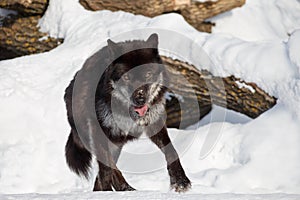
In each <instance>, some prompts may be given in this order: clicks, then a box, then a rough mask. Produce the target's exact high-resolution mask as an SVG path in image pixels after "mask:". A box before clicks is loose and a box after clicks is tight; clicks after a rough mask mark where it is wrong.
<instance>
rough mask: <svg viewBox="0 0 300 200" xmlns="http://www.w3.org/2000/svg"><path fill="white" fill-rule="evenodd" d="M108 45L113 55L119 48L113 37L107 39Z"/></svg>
mask: <svg viewBox="0 0 300 200" xmlns="http://www.w3.org/2000/svg"><path fill="white" fill-rule="evenodd" d="M107 47H108V50H109V53H110V55H111V56H114V55H115V54H116V53H117V52H118V50H119V46H118V44H117V43H115V42H113V41H112V40H111V39H108V40H107Z"/></svg>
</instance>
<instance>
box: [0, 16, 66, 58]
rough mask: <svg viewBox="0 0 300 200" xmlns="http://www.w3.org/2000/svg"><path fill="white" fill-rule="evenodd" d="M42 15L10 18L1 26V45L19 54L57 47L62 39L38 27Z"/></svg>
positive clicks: (39, 51)
mask: <svg viewBox="0 0 300 200" xmlns="http://www.w3.org/2000/svg"><path fill="white" fill-rule="evenodd" d="M40 17H41V16H31V17H24V18H18V19H9V20H7V21H5V22H4V26H3V27H0V47H1V48H2V49H7V50H8V51H11V52H13V53H15V55H16V56H18V55H20V56H21V55H27V54H33V53H41V52H45V51H49V50H51V49H53V48H55V47H56V46H57V45H59V44H60V43H61V42H62V39H55V38H51V37H48V35H47V34H46V33H42V32H40V31H39V28H38V20H39V19H40Z"/></svg>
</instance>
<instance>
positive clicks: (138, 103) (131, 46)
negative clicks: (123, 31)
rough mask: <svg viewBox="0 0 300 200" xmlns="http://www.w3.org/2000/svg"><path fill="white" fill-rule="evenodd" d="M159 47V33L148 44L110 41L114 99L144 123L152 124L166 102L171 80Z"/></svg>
mask: <svg viewBox="0 0 300 200" xmlns="http://www.w3.org/2000/svg"><path fill="white" fill-rule="evenodd" d="M157 48H158V36H157V34H152V35H151V36H150V37H149V38H148V39H147V40H146V41H137V40H135V41H130V42H121V43H115V42H113V41H111V40H108V50H109V54H110V56H111V58H112V64H111V65H110V67H109V68H110V70H109V71H110V72H109V74H110V76H109V83H110V84H111V88H112V99H114V98H115V99H116V100H117V101H118V103H120V104H123V105H125V106H127V108H128V109H129V113H130V116H131V118H133V119H134V120H136V121H140V122H141V123H142V124H143V123H145V124H147V123H149V122H150V121H151V117H150V116H151V115H152V116H153V115H154V112H156V113H157V112H158V111H157V106H158V105H160V106H161V104H163V103H164V93H165V90H166V88H165V87H164V86H165V84H166V81H167V77H166V73H165V68H164V66H163V64H162V60H161V58H160V56H159V53H158V49H157ZM161 107H162V106H161ZM120 112H122V111H121V110H120ZM148 118H149V119H148Z"/></svg>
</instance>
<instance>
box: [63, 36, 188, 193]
mask: <svg viewBox="0 0 300 200" xmlns="http://www.w3.org/2000/svg"><path fill="white" fill-rule="evenodd" d="M157 45H158V38H157V35H156V34H152V35H151V36H150V37H149V39H148V40H147V41H137V40H135V41H131V42H129V41H127V42H121V43H114V42H112V41H111V40H108V46H106V47H104V48H102V49H101V50H99V51H98V52H97V53H95V54H94V55H93V56H91V57H90V58H89V59H88V60H87V61H86V62H85V64H84V66H83V68H82V69H81V70H80V71H78V72H77V74H76V75H75V77H74V79H73V80H72V81H71V83H70V85H69V86H68V87H67V89H66V93H65V97H64V98H65V102H66V106H67V114H68V120H69V123H70V126H71V134H70V136H69V139H68V141H67V144H66V159H67V163H68V165H69V166H70V168H71V169H72V170H73V171H74V172H75V173H77V174H79V175H83V176H85V177H88V171H89V168H90V164H91V157H92V154H94V155H95V156H96V158H97V160H98V165H99V173H98V176H97V178H96V181H95V185H94V191H99V190H112V188H114V189H115V190H117V191H123V190H134V188H132V187H131V186H130V185H129V184H128V183H127V182H126V180H125V179H124V177H123V176H122V173H121V172H120V171H119V170H118V168H117V166H116V162H117V160H118V157H119V155H120V152H121V150H122V147H123V145H124V144H125V143H126V142H128V141H130V140H133V139H137V138H139V137H140V135H141V134H142V133H143V132H145V133H146V134H147V136H148V137H149V138H150V139H151V140H152V142H153V143H155V144H156V145H157V146H158V147H159V148H160V149H161V151H162V152H163V153H164V155H165V157H166V160H167V166H168V172H169V175H170V184H171V187H172V188H175V190H176V191H177V192H184V191H186V190H187V189H189V188H190V186H191V183H190V180H189V179H188V178H187V177H186V175H185V172H184V170H183V168H182V166H181V164H180V161H179V158H178V155H177V153H176V151H175V149H174V147H173V145H172V143H171V141H170V138H169V136H168V132H167V128H166V125H165V118H164V117H166V116H164V109H165V99H164V94H165V92H166V87H165V85H167V81H168V78H167V75H166V72H165V69H164V67H163V65H162V60H161V58H160V56H159V54H158V50H157ZM140 66H142V67H141V68H139V67H140ZM102 68H104V69H105V71H104V73H103V75H102V76H101V78H100V80H99V77H98V75H97V74H99V76H100V75H101V74H102V73H100V72H99V70H100V69H102ZM134 69H139V70H137V71H135V72H133V73H132V71H134ZM75 82H76V83H78V82H79V84H78V85H77V87H78V88H77V87H75ZM95 83H96V87H95V86H94V84H95ZM93 87H95V90H93ZM76 89H77V92H74V91H75V90H76ZM93 92H94V94H95V95H93ZM89 105H95V107H90V106H89ZM74 109H75V110H74ZM128 111H129V115H128ZM94 112H95V113H96V119H95V120H94V119H93V115H92V113H94ZM75 116H76V117H77V120H76V122H77V124H75ZM78 119H79V120H78ZM98 125H100V126H101V128H102V131H103V133H104V135H105V137H103V136H102V137H101V134H100V133H97V132H95V131H96V130H97V126H98ZM79 133H80V134H79ZM84 144H85V145H84ZM103 161H105V162H103Z"/></svg>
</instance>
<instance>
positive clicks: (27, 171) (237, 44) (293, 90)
mask: <svg viewBox="0 0 300 200" xmlns="http://www.w3.org/2000/svg"><path fill="white" fill-rule="evenodd" d="M260 2H261V1H260ZM270 2H271V1H270V0H269V1H266V2H265V1H264V2H261V3H259V2H258V1H254V0H253V1H248V2H247V4H246V6H245V7H242V8H240V9H243V12H242V11H239V10H235V11H233V13H237V14H233V15H232V17H230V18H226V16H223V17H222V18H221V17H220V18H219V19H218V20H219V22H221V21H222V20H224V21H225V20H227V19H228V20H229V19H230V20H233V21H234V20H241V22H247V23H248V24H249V26H248V27H247V28H248V30H250V29H251V31H250V33H251V34H250V35H247V34H245V32H241V31H238V30H237V31H236V32H233V30H231V29H230V28H228V29H227V28H226V27H230V24H231V23H233V21H230V20H229V21H230V23H229V22H228V23H227V22H226V23H225V22H224V25H222V24H220V26H219V31H220V32H221V31H222V32H226V31H227V33H230V34H232V35H229V34H227V35H224V34H221V33H218V31H215V33H213V34H206V33H200V32H198V31H196V30H195V29H194V28H192V27H191V26H190V25H188V24H187V23H186V22H185V21H184V19H183V18H182V17H181V16H180V15H177V14H166V15H162V16H158V17H155V18H152V19H150V18H147V17H143V16H135V15H132V14H129V13H124V12H110V11H99V12H89V11H86V10H84V9H83V8H82V7H81V6H80V5H79V3H78V2H77V0H64V1H60V0H51V1H50V5H49V9H48V10H47V12H46V14H45V16H44V17H43V19H42V20H41V21H40V26H41V30H43V31H47V32H49V33H50V35H52V36H57V37H64V38H65V42H64V43H63V44H62V45H60V46H59V47H57V48H56V49H54V50H52V51H50V52H47V53H43V54H36V55H31V56H24V57H21V58H16V59H13V60H7V61H1V62H0V110H1V114H0V133H1V134H0V193H61V192H64V193H66V192H71V191H72V192H74V191H77V192H82V191H90V189H91V187H92V184H93V183H92V181H90V182H88V181H85V180H83V179H80V178H78V177H76V176H75V175H74V174H73V173H72V172H71V171H70V170H69V169H68V168H67V166H66V164H65V160H64V144H65V142H66V139H67V136H68V133H69V125H68V123H67V119H66V110H65V105H64V102H63V94H64V89H65V88H66V86H67V85H68V84H69V81H70V80H71V79H72V77H73V75H74V73H75V72H76V71H77V70H78V69H80V68H81V66H82V64H83V63H84V61H85V60H86V59H87V58H88V57H89V56H90V55H92V54H93V53H94V52H95V51H96V50H98V49H99V48H101V47H103V46H105V45H106V40H107V38H109V37H112V38H113V39H114V40H115V41H122V40H128V39H145V38H147V37H148V36H149V35H150V33H152V32H158V33H159V38H160V46H159V47H160V48H161V52H162V53H163V54H164V55H169V56H173V57H178V58H182V59H184V60H187V61H189V62H192V63H194V64H196V65H197V66H198V67H199V68H203V69H208V70H210V71H211V72H213V73H214V74H216V75H222V76H225V75H230V74H234V75H235V76H237V77H240V78H242V79H244V80H246V81H253V82H255V83H257V84H258V85H259V86H260V87H262V88H263V89H265V90H266V91H268V92H269V93H270V94H271V95H275V96H276V97H277V98H278V104H277V105H276V106H275V107H274V108H273V109H271V110H270V111H268V112H266V113H264V114H263V115H261V116H260V117H258V118H257V119H255V120H250V119H249V118H247V117H245V116H241V115H240V114H238V113H234V112H232V111H226V110H224V109H221V108H218V107H216V108H215V109H214V110H213V112H212V113H211V114H210V115H208V116H206V117H205V118H204V119H203V120H202V121H201V122H199V124H197V125H195V126H193V127H190V128H189V129H187V130H184V131H183V130H175V129H170V130H169V132H170V136H171V139H172V140H173V141H174V143H175V147H176V149H177V150H178V152H179V154H180V156H181V160H182V164H183V167H184V168H185V170H186V172H187V175H188V176H189V177H190V179H191V181H192V184H193V188H192V190H191V191H190V192H188V195H187V196H182V198H190V197H192V198H194V196H193V195H196V194H197V193H224V192H232V193H278V192H283V193H299V191H300V171H299V169H300V134H299V133H300V130H299V129H300V127H299V120H300V82H299V80H300V79H299V76H300V74H299V67H300V65H299V63H300V62H299V56H298V52H299V45H298V44H299V41H300V34H299V32H300V31H297V30H294V31H292V29H295V27H297V26H298V25H297V24H298V19H300V18H297V17H298V13H300V12H299V11H300V9H299V7H298V6H299V5H298V2H297V1H289V2H286V4H283V3H280V2H279V1H276V0H274V1H272V2H275V3H276V4H275V5H277V7H276V8H274V9H275V10H274V9H273V11H272V12H271V11H270V12H271V13H273V12H274V13H275V14H274V16H275V17H274V18H269V17H268V15H269V12H266V13H265V14H264V13H263V12H262V9H263V8H264V9H266V8H268V9H270V7H268V6H271V3H270ZM253 6H256V7H258V8H259V9H253ZM271 7H272V6H271ZM272 8H273V7H272ZM276 9H280V10H281V11H282V15H283V16H286V15H287V14H289V15H288V16H289V18H285V22H284V23H285V24H286V23H287V22H286V21H288V22H291V23H290V24H289V26H285V27H284V28H287V29H284V30H289V31H290V33H291V36H290V37H289V39H288V42H286V41H287V37H285V36H284V34H283V28H282V27H283V26H278V29H277V28H275V29H274V30H276V31H277V30H278V32H276V34H277V36H276V37H275V35H274V33H273V32H271V31H270V30H269V27H273V26H271V25H273V24H275V23H276V22H278V19H279V17H280V16H281V15H279V16H278V12H277V11H276ZM295 10H297V11H298V12H297V13H296V12H295ZM238 13H244V14H245V15H242V16H239V15H238ZM248 14H251V16H259V19H260V20H261V22H260V23H261V24H260V26H259V28H260V30H261V31H257V29H256V26H254V25H251V20H252V19H254V17H251V18H249V17H247V16H246V15H248ZM227 15H228V14H227ZM272 16H273V14H272ZM237 18H238V19H237ZM290 19H295V20H293V21H292V20H290ZM292 22H293V23H292ZM225 25H226V26H225ZM222 27H223V28H222ZM251 27H252V28H251ZM228 30H231V31H232V32H230V31H228ZM169 33H172V34H169ZM247 33H248V31H247ZM253 33H255V35H254V34H253ZM266 35H268V36H270V38H271V39H272V40H268V41H260V40H262V39H264V40H265V39H268V38H266ZM278 35H279V36H278ZM242 36H243V37H242ZM245 40H249V41H245ZM250 40H255V41H252V42H251V41H250ZM199 46H200V47H202V48H203V49H204V50H199ZM170 49H171V50H170ZM208 55H209V56H208ZM199 60H200V61H199ZM216 130H217V131H219V132H217V133H221V134H220V135H219V137H217V138H218V140H217V142H216V143H215V145H214V148H213V149H211V150H210V151H209V152H210V153H209V154H208V155H207V156H205V157H202V156H201V154H200V151H201V148H202V145H203V144H204V142H205V141H206V139H207V136H208V137H209V136H210V134H213V133H214V132H216ZM118 166H119V168H120V169H121V170H122V171H123V172H124V176H125V177H126V179H127V180H128V182H129V183H130V184H132V185H133V186H134V187H135V188H137V189H138V190H159V191H163V192H168V191H169V177H168V175H167V171H166V163H165V161H164V158H163V155H162V154H161V153H160V152H159V150H158V149H157V148H156V147H155V146H154V145H153V144H152V143H151V142H150V141H149V140H148V139H146V138H142V139H141V140H139V141H136V142H133V143H130V144H128V145H126V146H125V149H124V152H123V153H122V154H121V157H120V160H119V162H118ZM93 176H95V171H94V172H92V173H91V177H93ZM77 194H78V193H75V194H74V195H75V196H76V195H77ZM106 194H107V195H106ZM123 194H124V193H118V194H116V193H101V195H99V196H102V195H103V198H104V197H105V198H106V199H107V198H114V197H120V198H123V197H121V196H122V195H123ZM130 194H132V195H133V196H135V195H136V196H137V197H140V196H143V198H144V197H145V198H149V199H151V198H164V197H166V196H168V197H170V198H177V195H176V194H172V193H167V194H154V193H153V194H152V193H147V192H134V193H130ZM128 195H129V194H128ZM189 195H191V196H189ZM75 196H73V194H66V195H64V194H62V195H60V196H59V197H57V196H56V195H53V196H51V195H50V196H47V198H49V199H51V198H52V199H56V198H66V199H72V198H75ZM99 196H97V195H96V194H92V193H88V194H86V196H85V195H84V198H91V199H93V198H98V197H99ZM129 196H130V195H129ZM17 197H20V198H23V197H24V198H28V199H42V198H43V197H44V196H43V195H41V196H35V195H30V196H22V195H20V196H4V195H3V199H5V198H7V199H8V198H17ZM127 197H128V196H127V193H126V195H125V196H124V198H127ZM223 197H226V198H227V197H228V199H239V198H240V196H239V195H237V196H236V195H227V196H226V195H225V196H223ZM244 197H245V199H247V198H248V199H249V198H252V197H253V196H251V195H250V196H247V195H246V196H244ZM269 197H270V199H272V198H273V196H267V197H266V196H255V198H258V199H259V198H261V199H264V198H269ZM0 198H1V195H0ZM76 198H77V196H76ZM101 198H102V197H101ZM201 198H203V199H205V198H216V199H218V198H222V197H221V196H218V195H216V196H209V195H208V196H206V195H203V196H201ZM281 198H283V197H282V196H281V195H274V199H281ZM288 198H290V199H293V198H294V196H287V197H286V198H285V199H288ZM295 198H299V196H296V197H295ZM1 199H2V198H1ZM222 199H223V198H222Z"/></svg>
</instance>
